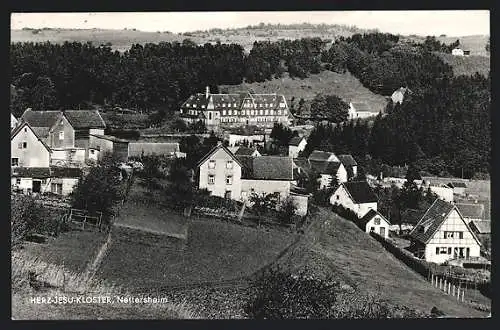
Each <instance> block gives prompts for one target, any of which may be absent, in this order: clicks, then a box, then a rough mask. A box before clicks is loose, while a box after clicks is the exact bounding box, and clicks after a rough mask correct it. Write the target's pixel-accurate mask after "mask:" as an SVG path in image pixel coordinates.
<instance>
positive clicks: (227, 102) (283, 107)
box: [179, 86, 290, 130]
mask: <svg viewBox="0 0 500 330" xmlns="http://www.w3.org/2000/svg"><path fill="white" fill-rule="evenodd" d="M179 112H180V116H181V118H182V119H183V120H185V121H186V122H188V123H192V122H194V121H196V120H200V119H201V120H202V121H203V122H204V124H205V126H206V127H207V128H208V129H213V130H218V129H219V128H220V127H221V126H223V127H236V126H244V125H256V126H259V127H267V128H272V127H273V125H274V123H282V124H284V125H287V126H288V125H289V122H290V121H289V112H288V104H287V102H286V98H285V96H284V95H281V94H276V93H270V94H255V93H251V92H246V93H233V94H222V93H217V94H215V93H211V92H210V89H209V87H208V86H207V87H206V91H205V93H197V94H194V95H191V96H190V97H189V98H188V99H187V100H186V101H185V102H183V103H182V105H181V107H180V110H179ZM200 114H203V118H200Z"/></svg>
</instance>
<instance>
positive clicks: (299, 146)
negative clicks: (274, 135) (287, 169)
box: [288, 136, 307, 158]
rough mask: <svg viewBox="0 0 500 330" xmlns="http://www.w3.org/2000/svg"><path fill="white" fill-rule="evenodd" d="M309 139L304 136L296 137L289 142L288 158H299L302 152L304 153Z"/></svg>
mask: <svg viewBox="0 0 500 330" xmlns="http://www.w3.org/2000/svg"><path fill="white" fill-rule="evenodd" d="M306 145H307V139H306V138H305V137H303V136H294V137H293V138H291V139H290V142H288V157H291V158H297V157H298V156H299V153H300V152H301V151H304V149H305V148H306Z"/></svg>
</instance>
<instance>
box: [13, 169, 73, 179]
mask: <svg viewBox="0 0 500 330" xmlns="http://www.w3.org/2000/svg"><path fill="white" fill-rule="evenodd" d="M81 174H82V170H81V169H80V168H77V167H58V166H53V167H17V168H14V169H12V176H13V177H22V178H36V179H46V178H79V177H80V175H81Z"/></svg>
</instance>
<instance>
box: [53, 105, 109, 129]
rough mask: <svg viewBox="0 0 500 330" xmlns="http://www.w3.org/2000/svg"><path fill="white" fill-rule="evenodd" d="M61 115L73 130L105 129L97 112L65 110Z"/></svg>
mask: <svg viewBox="0 0 500 330" xmlns="http://www.w3.org/2000/svg"><path fill="white" fill-rule="evenodd" d="M63 113H64V116H65V117H66V119H68V121H69V123H70V124H71V126H73V128H76V129H82V128H106V124H105V123H104V120H103V119H102V117H101V115H100V114H99V111H98V110H65V111H63Z"/></svg>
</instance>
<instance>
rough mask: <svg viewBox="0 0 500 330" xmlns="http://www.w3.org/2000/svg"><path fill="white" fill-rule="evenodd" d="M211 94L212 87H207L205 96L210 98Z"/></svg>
mask: <svg viewBox="0 0 500 330" xmlns="http://www.w3.org/2000/svg"><path fill="white" fill-rule="evenodd" d="M209 95H210V87H208V86H207V87H206V88H205V97H206V98H207V99H208V96H209Z"/></svg>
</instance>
